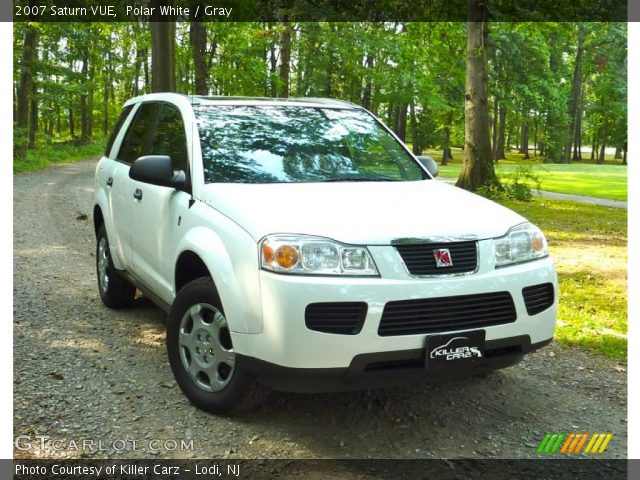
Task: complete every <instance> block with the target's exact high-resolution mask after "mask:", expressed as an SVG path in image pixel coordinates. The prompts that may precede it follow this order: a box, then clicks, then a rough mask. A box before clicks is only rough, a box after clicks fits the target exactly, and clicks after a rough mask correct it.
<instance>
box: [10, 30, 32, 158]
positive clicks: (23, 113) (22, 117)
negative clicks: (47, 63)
mask: <svg viewBox="0 0 640 480" xmlns="http://www.w3.org/2000/svg"><path fill="white" fill-rule="evenodd" d="M37 48H38V31H37V30H36V27H35V25H34V24H33V23H27V24H26V26H25V28H24V46H23V50H22V62H21V63H22V65H21V66H20V84H19V86H18V90H17V103H18V104H17V108H16V118H15V121H16V127H17V131H16V134H17V135H16V137H17V141H15V142H14V145H15V152H14V155H15V156H16V157H17V158H20V159H24V158H25V157H26V155H27V146H28V138H29V126H30V124H29V113H30V110H31V111H33V108H32V100H33V101H34V102H35V100H34V99H33V96H34V79H33V78H34V70H35V62H36V60H37V55H38V54H37Z"/></svg>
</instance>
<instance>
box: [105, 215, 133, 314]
mask: <svg viewBox="0 0 640 480" xmlns="http://www.w3.org/2000/svg"><path fill="white" fill-rule="evenodd" d="M96 275H97V277H98V290H99V291H100V298H101V299H102V303H104V304H105V305H106V306H107V307H109V308H120V307H130V306H131V305H132V304H133V300H134V299H135V297H136V287H134V286H133V285H131V284H130V283H129V282H127V281H126V280H125V279H124V278H122V277H121V276H120V274H119V273H118V271H117V270H116V269H115V267H114V266H113V261H112V260H111V250H110V249H109V238H108V237H107V230H106V229H105V228H104V225H102V226H101V227H100V229H99V230H98V233H97V235H96Z"/></svg>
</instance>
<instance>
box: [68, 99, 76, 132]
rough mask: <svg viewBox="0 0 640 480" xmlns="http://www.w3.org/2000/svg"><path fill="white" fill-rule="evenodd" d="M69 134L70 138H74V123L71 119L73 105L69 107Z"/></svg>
mask: <svg viewBox="0 0 640 480" xmlns="http://www.w3.org/2000/svg"><path fill="white" fill-rule="evenodd" d="M69 135H70V136H71V138H76V124H75V121H74V120H73V107H72V106H71V107H69Z"/></svg>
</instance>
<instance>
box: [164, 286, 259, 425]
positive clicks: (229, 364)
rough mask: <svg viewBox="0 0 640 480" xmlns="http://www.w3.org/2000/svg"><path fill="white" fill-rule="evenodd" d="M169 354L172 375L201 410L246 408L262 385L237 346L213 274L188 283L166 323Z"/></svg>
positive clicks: (176, 299)
mask: <svg viewBox="0 0 640 480" xmlns="http://www.w3.org/2000/svg"><path fill="white" fill-rule="evenodd" d="M167 353H168V355H169V363H170V365H171V370H172V371H173V375H174V376H175V378H176V381H177V382H178V385H179V386H180V388H181V389H182V391H183V392H184V394H185V395H186V396H187V398H188V399H189V400H190V401H191V402H192V403H193V404H194V405H196V406H197V407H198V408H201V409H202V410H206V411H208V412H213V413H225V412H229V411H232V410H238V409H239V408H241V406H247V401H248V400H249V397H250V396H252V392H253V391H254V389H255V388H256V387H257V384H256V382H255V380H254V379H253V378H252V377H251V376H250V375H248V374H247V373H246V372H244V371H243V368H242V365H240V364H239V362H238V358H237V356H236V352H235V351H234V349H233V343H232V341H231V333H230V329H229V324H228V323H227V319H226V317H225V315H224V311H223V310H222V304H221V302H220V298H219V297H218V293H217V291H216V288H215V286H214V284H213V281H212V280H211V278H209V277H203V278H199V279H197V280H194V281H192V282H190V283H188V284H187V285H185V286H184V287H183V288H182V289H181V290H180V291H179V292H178V295H177V296H176V298H175V300H174V302H173V305H172V306H171V311H170V312H169V320H168V323H167Z"/></svg>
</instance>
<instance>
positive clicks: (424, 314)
mask: <svg viewBox="0 0 640 480" xmlns="http://www.w3.org/2000/svg"><path fill="white" fill-rule="evenodd" d="M516 317H517V316H516V309H515V306H514V304H513V299H512V298H511V295H510V294H509V292H496V293H480V294H476V295H458V296H455V297H440V298H426V299H419V300H401V301H395V302H389V303H387V304H386V305H385V307H384V311H383V312H382V319H381V320H380V326H379V327H378V335H381V336H383V337H388V336H393V335H414V334H419V333H437V332H447V331H450V330H468V329H472V328H484V327H490V326H492V325H502V324H504V323H512V322H515V321H516Z"/></svg>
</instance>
